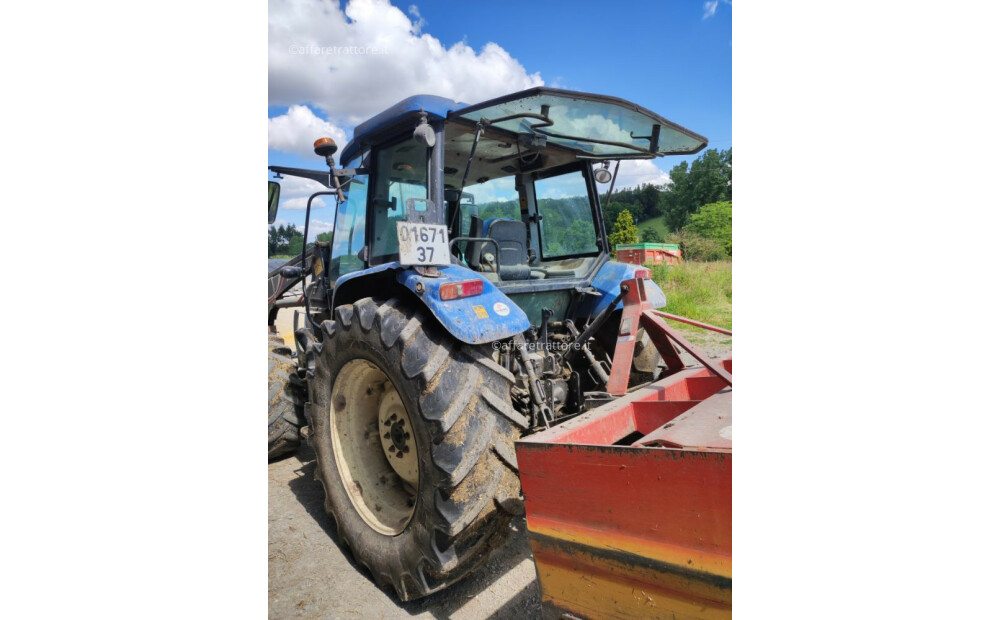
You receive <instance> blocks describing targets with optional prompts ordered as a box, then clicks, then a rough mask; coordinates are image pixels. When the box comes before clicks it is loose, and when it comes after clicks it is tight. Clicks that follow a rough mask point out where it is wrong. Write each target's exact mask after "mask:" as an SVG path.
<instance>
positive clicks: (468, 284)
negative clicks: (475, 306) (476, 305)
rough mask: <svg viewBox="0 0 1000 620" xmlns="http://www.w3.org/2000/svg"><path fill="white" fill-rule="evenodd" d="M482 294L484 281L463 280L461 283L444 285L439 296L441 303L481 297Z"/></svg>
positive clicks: (439, 290) (439, 291)
mask: <svg viewBox="0 0 1000 620" xmlns="http://www.w3.org/2000/svg"><path fill="white" fill-rule="evenodd" d="M482 292H483V281H482V280H462V281H461V282H449V283H448V284H442V285H441V288H439V289H438V296H439V297H440V298H441V301H448V300H450V299H459V298H461V297H472V296H474V295H481V294H482Z"/></svg>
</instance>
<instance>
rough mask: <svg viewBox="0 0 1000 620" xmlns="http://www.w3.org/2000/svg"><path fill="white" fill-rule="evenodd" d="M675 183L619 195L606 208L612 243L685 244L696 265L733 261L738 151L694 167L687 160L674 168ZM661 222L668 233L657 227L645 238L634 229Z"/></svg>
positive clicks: (707, 156) (711, 153) (704, 158)
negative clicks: (706, 261)
mask: <svg viewBox="0 0 1000 620" xmlns="http://www.w3.org/2000/svg"><path fill="white" fill-rule="evenodd" d="M670 180H671V183H669V184H668V185H666V186H663V187H660V186H656V185H651V184H644V185H642V186H640V187H636V188H632V189H625V190H620V191H616V192H614V193H613V194H612V195H611V199H610V200H609V201H607V206H606V207H605V209H604V224H605V227H606V229H607V230H609V231H612V233H611V234H610V235H609V241H611V242H617V243H638V242H640V241H641V242H644V243H679V244H680V245H681V250H682V252H683V253H684V255H685V257H687V258H689V259H694V260H722V259H725V258H727V257H731V256H732V254H733V249H732V247H733V245H732V221H733V202H732V201H733V149H731V148H730V149H726V150H723V151H718V150H715V149H709V150H707V151H705V152H704V153H702V154H701V155H700V156H699V157H698V158H697V159H695V160H694V161H693V162H691V163H690V164H688V162H687V161H683V162H681V163H679V164H677V165H676V166H674V167H673V168H671V170H670ZM626 214H627V215H626ZM623 216H624V217H623ZM655 218H661V221H662V223H663V227H664V228H665V229H666V230H667V231H669V232H668V234H666V235H663V234H661V233H660V232H659V231H657V230H655V229H652V228H646V229H645V230H643V231H642V232H641V233H639V232H638V230H637V229H636V227H635V225H634V224H635V223H637V222H644V221H648V220H652V219H655Z"/></svg>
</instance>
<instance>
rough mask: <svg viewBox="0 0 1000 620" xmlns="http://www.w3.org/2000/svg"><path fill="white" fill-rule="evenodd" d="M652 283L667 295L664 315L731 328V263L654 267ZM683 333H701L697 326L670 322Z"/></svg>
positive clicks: (689, 263) (688, 263) (702, 331)
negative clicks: (674, 315)
mask: <svg viewBox="0 0 1000 620" xmlns="http://www.w3.org/2000/svg"><path fill="white" fill-rule="evenodd" d="M652 269H653V280H654V281H655V282H656V283H657V284H658V285H660V288H662V289H663V292H664V293H665V294H666V296H667V305H666V307H665V308H663V311H664V312H669V313H670V314H677V315H680V316H683V317H685V318H689V319H694V320H696V321H701V322H702V323H708V324H709V325H715V326H716V327H723V328H725V329H729V330H731V329H732V328H733V263H732V262H729V261H718V262H711V263H698V262H693V261H685V262H683V263H681V264H679V265H656V266H655V267H653V268H652ZM670 324H671V325H674V326H677V327H680V328H682V329H684V330H685V331H687V332H693V333H704V332H705V330H702V329H700V328H697V327H692V326H689V325H686V324H684V323H678V322H676V321H671V322H670Z"/></svg>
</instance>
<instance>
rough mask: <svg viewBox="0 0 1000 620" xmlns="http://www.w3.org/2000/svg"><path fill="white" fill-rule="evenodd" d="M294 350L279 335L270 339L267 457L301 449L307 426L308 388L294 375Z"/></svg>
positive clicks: (272, 335) (273, 335)
mask: <svg viewBox="0 0 1000 620" xmlns="http://www.w3.org/2000/svg"><path fill="white" fill-rule="evenodd" d="M291 353H292V351H291V349H289V348H288V347H287V346H286V345H285V342H284V341H283V340H282V339H281V337H280V336H278V335H277V334H268V338H267V460H268V461H272V460H274V459H276V458H279V457H281V456H284V455H287V454H291V453H293V452H295V451H296V450H298V448H299V441H300V440H299V429H300V428H301V427H302V426H304V425H305V415H304V405H305V388H304V387H303V386H302V383H301V381H299V378H298V376H297V375H296V374H295V362H294V361H292V358H291V357H290V356H291Z"/></svg>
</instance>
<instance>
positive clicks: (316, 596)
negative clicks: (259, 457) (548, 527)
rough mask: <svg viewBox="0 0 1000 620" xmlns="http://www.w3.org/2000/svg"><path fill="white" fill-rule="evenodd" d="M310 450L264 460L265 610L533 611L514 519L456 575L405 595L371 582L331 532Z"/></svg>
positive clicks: (380, 613) (536, 598) (512, 614)
mask: <svg viewBox="0 0 1000 620" xmlns="http://www.w3.org/2000/svg"><path fill="white" fill-rule="evenodd" d="M315 471H316V458H315V456H314V455H313V451H312V449H311V448H309V447H306V446H303V447H302V448H300V449H299V452H298V453H297V454H296V455H294V456H292V457H291V458H287V459H284V460H282V461H278V462H275V463H271V464H270V465H268V504H267V513H268V515H267V520H268V554H267V557H268V617H270V618H354V619H357V618H456V619H462V618H468V619H472V618H537V617H539V615H540V609H541V607H540V605H541V595H540V591H539V588H538V582H537V580H536V575H535V565H534V563H533V562H532V560H531V550H530V549H529V547H528V541H527V539H526V538H525V536H524V531H525V530H524V520H523V519H520V520H517V521H515V523H514V524H513V528H514V530H515V531H513V532H511V537H510V540H509V542H508V544H507V545H505V546H504V547H502V548H501V549H498V550H496V551H494V552H493V554H492V555H491V557H490V559H489V560H487V562H486V564H485V565H484V566H482V567H480V569H479V570H477V571H476V572H475V573H474V574H472V575H471V576H469V577H468V578H466V579H465V580H464V581H462V582H460V583H458V584H456V585H454V586H452V587H451V588H448V589H445V590H444V591H442V592H438V593H437V594H433V595H431V596H429V597H427V598H424V599H420V600H418V601H413V602H410V603H400V602H398V600H397V599H396V597H395V595H394V594H393V593H392V592H387V591H383V590H380V589H379V588H378V587H376V586H375V583H374V582H373V581H372V580H371V578H370V577H369V575H368V574H367V573H366V571H365V569H364V568H363V567H360V566H358V565H356V564H354V562H352V561H351V559H350V557H349V556H348V555H347V554H346V552H345V551H344V550H343V549H341V548H340V547H339V546H338V545H337V543H336V542H335V540H334V536H335V533H334V528H335V527H336V526H335V525H334V523H333V521H332V519H330V518H329V517H327V515H326V512H324V510H323V486H322V485H321V484H320V483H319V482H318V481H316V480H315V479H314V478H313V475H314V473H315Z"/></svg>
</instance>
